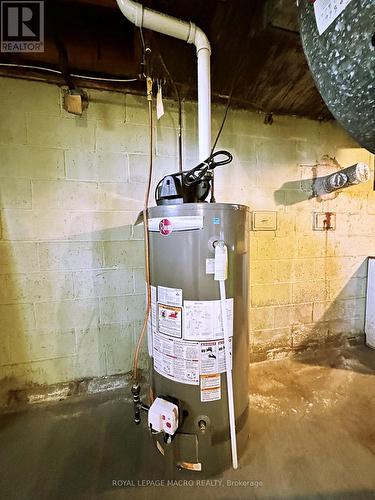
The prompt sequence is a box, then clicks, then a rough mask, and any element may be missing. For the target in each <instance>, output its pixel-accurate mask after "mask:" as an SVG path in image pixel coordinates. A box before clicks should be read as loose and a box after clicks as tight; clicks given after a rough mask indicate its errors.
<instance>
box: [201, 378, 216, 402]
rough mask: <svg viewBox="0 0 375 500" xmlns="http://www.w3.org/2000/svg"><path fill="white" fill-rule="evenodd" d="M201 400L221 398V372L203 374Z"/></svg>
mask: <svg viewBox="0 0 375 500" xmlns="http://www.w3.org/2000/svg"><path fill="white" fill-rule="evenodd" d="M200 387H201V401H202V402H203V403H204V402H206V401H218V400H219V399H221V379H220V373H214V374H211V375H201V377H200Z"/></svg>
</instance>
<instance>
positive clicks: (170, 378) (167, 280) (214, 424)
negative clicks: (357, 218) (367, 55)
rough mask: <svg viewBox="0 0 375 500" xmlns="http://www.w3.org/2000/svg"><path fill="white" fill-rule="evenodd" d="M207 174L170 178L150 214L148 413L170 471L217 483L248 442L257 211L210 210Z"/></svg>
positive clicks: (215, 206) (234, 207)
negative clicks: (252, 223)
mask: <svg viewBox="0 0 375 500" xmlns="http://www.w3.org/2000/svg"><path fill="white" fill-rule="evenodd" d="M218 154H223V152H220V153H218ZM229 156H230V155H229ZM217 164H221V163H220V162H217V163H216V164H215V165H214V166H217ZM202 167H203V169H204V168H205V165H204V164H203V165H201V166H200V169H199V168H198V170H197V168H196V169H194V172H192V171H190V172H183V173H179V174H173V175H172V176H166V177H165V178H164V179H163V180H162V181H161V183H159V186H158V188H157V190H156V198H157V203H158V205H159V206H156V207H153V208H151V209H149V211H148V230H149V233H148V234H149V254H150V285H151V314H150V317H149V324H148V353H149V356H150V400H151V401H150V403H151V405H150V407H146V406H145V405H141V406H142V407H144V409H145V408H146V409H147V410H148V426H149V430H150V432H151V434H152V438H153V440H154V444H155V446H156V448H157V449H158V450H159V452H160V454H161V455H162V456H163V457H162V458H163V459H164V460H165V461H166V467H167V468H169V469H170V470H171V469H173V468H176V467H177V468H179V469H188V470H195V471H202V472H203V473H205V474H215V473H218V472H220V471H222V470H225V469H226V468H228V467H229V466H230V465H231V463H233V454H234V450H233V447H234V446H235V447H236V448H237V449H236V453H237V450H238V454H241V452H242V451H243V449H244V448H245V446H246V444H247V437H248V415H249V407H248V322H247V318H248V302H247V296H248V290H247V287H248V280H247V273H248V208H247V207H245V206H242V205H235V204H224V203H206V202H204V201H203V200H202V199H201V198H202V192H204V191H205V189H206V187H210V175H211V174H212V171H211V170H210V169H208V170H207V169H206V171H205V172H204V173H202ZM211 168H212V164H211ZM194 179H195V181H194ZM163 186H164V189H162V188H163ZM207 193H208V190H207ZM207 193H206V196H207ZM186 198H188V199H191V198H193V199H195V198H198V199H201V201H198V202H192V203H185V202H184V199H186ZM203 198H204V197H203ZM224 261H225V262H224ZM223 262H224V264H223ZM226 266H227V273H226V269H225V270H224V275H225V276H223V275H222V274H221V273H222V271H223V269H224V267H226ZM223 278H224V279H223ZM225 278H226V279H225ZM223 310H225V315H224V316H226V321H227V322H226V324H225V325H224V323H223V320H222V318H223V315H222V311H223ZM224 330H225V331H224ZM226 347H227V348H229V349H228V352H226ZM227 372H228V373H227ZM229 374H230V375H231V377H228V376H229ZM228 380H229V382H228ZM228 384H230V386H231V387H228ZM228 389H229V391H228ZM231 391H232V392H231ZM231 411H232V415H231ZM231 417H232V421H231ZM234 433H235V434H234Z"/></svg>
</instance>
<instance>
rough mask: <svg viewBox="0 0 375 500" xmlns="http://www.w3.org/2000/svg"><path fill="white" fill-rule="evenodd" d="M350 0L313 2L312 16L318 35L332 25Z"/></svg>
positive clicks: (319, 0)
mask: <svg viewBox="0 0 375 500" xmlns="http://www.w3.org/2000/svg"><path fill="white" fill-rule="evenodd" d="M350 2H351V0H315V2H314V14H315V19H316V25H317V27H318V32H319V35H321V34H322V33H324V32H325V30H326V29H327V28H328V27H329V26H330V25H331V24H332V23H333V21H334V20H335V19H336V17H338V16H339V15H340V14H341V12H342V11H343V10H344V9H345V7H346V6H347V5H348V4H349V3H350Z"/></svg>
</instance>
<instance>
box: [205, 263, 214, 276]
mask: <svg viewBox="0 0 375 500" xmlns="http://www.w3.org/2000/svg"><path fill="white" fill-rule="evenodd" d="M206 274H215V259H206Z"/></svg>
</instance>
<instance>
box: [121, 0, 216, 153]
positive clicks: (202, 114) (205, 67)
mask: <svg viewBox="0 0 375 500" xmlns="http://www.w3.org/2000/svg"><path fill="white" fill-rule="evenodd" d="M117 5H118V6H119V8H120V10H121V12H122V13H123V14H124V16H125V17H126V18H127V19H128V20H129V21H130V22H132V23H133V24H135V25H136V26H138V27H144V28H147V29H150V30H153V31H157V32H158V33H163V34H164V35H169V36H171V37H174V38H178V39H179V40H183V41H184V42H187V43H192V44H194V45H195V47H196V51H197V58H198V131H199V160H200V161H204V160H205V159H206V158H207V157H208V156H209V155H210V152H211V76H210V56H211V46H210V42H209V41H208V38H207V36H206V35H205V33H204V32H203V31H202V30H201V29H200V28H198V26H196V25H195V24H194V23H191V22H187V21H182V20H181V19H177V18H176V17H172V16H168V15H166V14H162V13H160V12H156V11H155V10H152V9H149V8H147V7H143V5H141V4H140V3H138V2H134V1H133V0H117Z"/></svg>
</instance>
